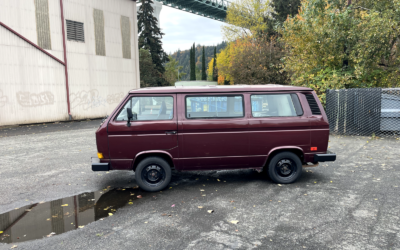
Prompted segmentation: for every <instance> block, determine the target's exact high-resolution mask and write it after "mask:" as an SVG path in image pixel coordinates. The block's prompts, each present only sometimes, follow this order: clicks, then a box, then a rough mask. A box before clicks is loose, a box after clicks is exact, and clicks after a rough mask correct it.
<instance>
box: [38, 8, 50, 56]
mask: <svg viewBox="0 0 400 250" xmlns="http://www.w3.org/2000/svg"><path fill="white" fill-rule="evenodd" d="M35 12H36V32H37V39H38V45H39V47H40V48H42V49H48V50H50V49H51V39H50V21H49V3H48V1H47V0H35Z"/></svg>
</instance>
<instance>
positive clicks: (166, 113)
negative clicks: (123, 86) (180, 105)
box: [116, 96, 174, 121]
mask: <svg viewBox="0 0 400 250" xmlns="http://www.w3.org/2000/svg"><path fill="white" fill-rule="evenodd" d="M127 108H131V109H132V113H133V114H137V120H138V121H151V120H172V118H173V117H174V98H173V97H172V96H144V97H132V98H131V99H130V100H129V101H128V102H127V103H126V104H125V106H124V107H123V109H122V110H121V111H120V113H119V114H118V116H117V118H116V121H127V120H128V115H127V112H126V109H127Z"/></svg>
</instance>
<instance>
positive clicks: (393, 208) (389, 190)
mask: <svg viewBox="0 0 400 250" xmlns="http://www.w3.org/2000/svg"><path fill="white" fill-rule="evenodd" d="M99 123H100V121H99V120H96V121H82V122H72V123H58V124H43V125H35V126H21V127H10V128H3V129H0V148H1V154H0V192H1V199H0V214H6V213H8V212H9V211H13V210H16V208H23V207H28V210H29V211H26V213H25V214H26V215H24V216H25V217H26V218H27V219H24V218H22V219H20V220H19V221H16V222H15V223H14V225H11V227H10V229H9V231H10V232H12V230H13V228H12V227H19V228H24V227H28V228H29V230H28V232H30V231H35V229H37V230H40V227H41V224H40V223H39V224H38V223H31V222H30V221H32V220H30V219H28V218H29V213H33V212H35V209H39V208H40V205H38V206H37V207H33V208H31V209H29V207H32V206H33V205H35V204H37V203H40V202H50V203H51V201H57V200H60V199H63V198H66V197H72V196H75V195H79V194H82V193H89V194H90V193H91V192H93V193H94V194H93V197H97V196H99V197H97V198H94V199H93V200H96V202H97V203H96V205H95V206H99V204H100V202H98V201H99V200H101V199H102V198H101V196H102V195H104V196H103V197H105V195H106V194H109V195H108V196H109V198H108V201H107V202H108V203H107V204H108V205H107V207H106V208H108V207H109V206H111V207H112V206H113V204H114V203H115V206H114V208H117V207H118V208H119V207H120V208H119V209H115V210H116V211H115V212H112V213H111V214H112V216H109V215H107V214H106V216H102V217H101V219H98V220H94V221H93V222H89V223H85V225H79V226H81V227H78V225H76V226H77V229H75V230H66V232H65V233H62V234H55V235H49V237H47V236H44V237H43V238H38V239H36V240H29V241H23V238H24V237H29V235H25V236H24V235H15V234H16V233H18V232H17V231H16V230H15V231H16V232H14V235H13V237H14V240H13V241H12V242H10V240H9V241H7V239H4V240H3V241H0V242H10V243H8V244H6V243H0V249H10V248H11V247H13V246H17V247H16V248H17V249H96V250H97V249H400V195H399V194H400V157H399V155H400V140H398V139H396V138H390V139H389V138H383V139H382V138H374V139H373V140H372V139H371V138H370V137H342V136H331V138H330V143H329V146H330V148H329V149H330V150H331V151H333V152H336V154H337V160H336V162H329V163H322V164H320V166H319V167H317V168H308V169H303V173H302V177H301V179H300V180H299V181H298V182H297V183H294V184H290V185H277V184H274V183H272V182H271V181H270V180H269V179H268V178H266V177H265V176H264V175H263V174H261V173H257V172H255V171H252V170H237V171H208V172H182V173H174V174H173V177H172V182H171V185H169V187H168V188H167V189H166V190H164V191H162V192H157V193H146V192H142V191H140V189H136V188H135V187H136V182H135V178H134V173H133V172H130V171H119V172H117V171H115V172H109V173H106V172H92V171H91V166H90V157H91V156H95V155H96V142H95V137H94V132H95V130H96V129H97V127H98V124H99ZM124 191H126V194H127V195H128V196H131V197H132V198H126V197H125V196H124V195H123V192H124ZM127 191H129V194H128V193H127ZM89 194H88V195H89ZM132 194H133V195H132ZM118 195H120V196H118ZM138 195H140V196H141V198H140V197H139V198H138ZM113 197H114V199H113ZM115 197H125V198H126V199H127V200H126V202H125V201H124V204H119V205H118V206H117V203H118V202H119V201H121V199H123V198H118V199H117V198H115ZM125 203H126V205H125ZM53 204H54V203H53ZM70 206H71V204H70ZM106 208H104V209H106ZM65 209H66V208H65ZM93 209H96V207H95V208H93ZM104 209H103V208H102V210H104ZM65 211H66V210H64V212H65ZM71 211H73V209H72V210H71ZM67 213H69V212H66V213H64V215H65V214H67ZM71 213H73V212H71ZM75 213H77V212H76V209H75ZM65 216H68V215H65ZM0 218H1V217H0ZM43 220H47V218H44V219H43ZM0 223H1V221H0ZM49 223H50V222H49ZM73 223H74V222H72V224H73ZM9 226H10V225H9ZM65 228H66V225H65ZM0 230H2V229H1V228H0ZM50 233H51V232H50ZM1 237H3V238H4V237H5V236H4V234H3V235H0V239H1ZM7 237H11V235H10V236H7ZM17 238H18V239H17Z"/></svg>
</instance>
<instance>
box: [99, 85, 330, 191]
mask: <svg viewBox="0 0 400 250" xmlns="http://www.w3.org/2000/svg"><path fill="white" fill-rule="evenodd" d="M328 139H329V124H328V119H327V116H326V114H325V111H324V109H323V107H322V105H321V103H320V101H319V100H318V97H317V95H316V94H315V92H314V91H313V90H312V89H309V88H304V87H295V86H280V85H254V86H245V85H241V86H240V85H235V86H203V87H160V88H143V89H137V90H132V91H130V92H129V94H128V95H127V96H126V97H125V98H124V100H123V101H122V102H121V103H120V104H119V105H118V106H117V108H116V109H115V110H114V111H113V112H112V113H111V115H110V116H109V117H107V118H106V119H105V120H104V121H103V122H102V124H101V125H100V127H99V129H98V130H97V132H96V142H97V150H98V157H96V158H92V170H93V171H110V170H132V171H135V178H136V181H137V183H138V185H139V186H140V187H141V188H142V189H144V190H146V191H159V190H162V189H164V188H165V187H166V186H167V185H168V184H169V182H170V180H171V170H176V171H193V170H195V171H199V170H229V169H255V170H257V171H259V172H261V171H262V170H265V172H267V173H268V175H269V177H270V178H271V179H272V181H274V182H276V183H282V184H288V183H293V182H295V181H296V180H297V179H299V177H300V175H301V172H302V169H303V167H306V166H316V165H318V162H325V161H335V160H336V155H335V154H334V153H331V152H329V151H328V150H327V148H328Z"/></svg>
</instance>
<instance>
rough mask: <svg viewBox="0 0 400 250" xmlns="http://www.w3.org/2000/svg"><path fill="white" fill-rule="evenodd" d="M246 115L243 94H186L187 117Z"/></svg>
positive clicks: (233, 116) (232, 116)
mask: <svg viewBox="0 0 400 250" xmlns="http://www.w3.org/2000/svg"><path fill="white" fill-rule="evenodd" d="M235 117H244V108H243V96H241V95H236V96H231V95H229V96H226V95H225V96H186V118H188V119H194V118H235Z"/></svg>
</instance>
